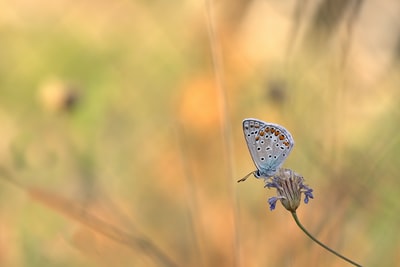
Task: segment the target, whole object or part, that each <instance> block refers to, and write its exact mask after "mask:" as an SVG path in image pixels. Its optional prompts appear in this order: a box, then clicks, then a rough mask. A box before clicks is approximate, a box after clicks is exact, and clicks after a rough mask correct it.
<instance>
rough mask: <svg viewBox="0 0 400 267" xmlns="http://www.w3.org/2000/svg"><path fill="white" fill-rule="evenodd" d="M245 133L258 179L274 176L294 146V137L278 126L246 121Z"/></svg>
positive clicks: (250, 120) (257, 121) (252, 120)
mask: <svg viewBox="0 0 400 267" xmlns="http://www.w3.org/2000/svg"><path fill="white" fill-rule="evenodd" d="M243 133H244V137H245V139H246V142H247V147H248V149H249V151H250V155H251V158H252V159H253V162H254V164H255V165H256V167H257V172H256V173H255V174H256V177H257V176H258V177H263V178H266V177H270V176H272V175H274V174H275V173H276V171H277V170H278V169H279V167H280V166H281V165H282V164H283V162H284V161H285V159H286V158H287V157H288V156H289V154H290V152H291V151H292V148H293V146H294V140H293V137H292V135H291V134H290V133H289V131H288V130H286V129H285V128H284V127H282V126H280V125H278V124H274V123H267V122H263V121H260V120H257V119H251V118H250V119H245V120H244V121H243ZM258 177H257V178H258Z"/></svg>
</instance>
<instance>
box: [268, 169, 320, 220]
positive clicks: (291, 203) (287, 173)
mask: <svg viewBox="0 0 400 267" xmlns="http://www.w3.org/2000/svg"><path fill="white" fill-rule="evenodd" d="M303 182H304V178H303V176H301V175H299V174H297V173H295V172H294V171H292V170H291V169H283V168H281V169H279V170H278V172H277V173H276V174H275V175H274V176H272V177H269V178H267V179H265V186H264V187H268V188H276V191H277V193H278V195H277V196H276V197H271V198H269V199H268V203H269V208H270V210H273V209H275V206H276V202H277V201H278V200H280V201H281V203H282V205H283V206H284V207H285V208H286V209H287V210H289V211H291V212H294V211H296V209H297V208H298V207H299V205H300V201H301V193H303V194H304V196H305V197H304V203H306V204H307V203H308V201H309V199H310V198H314V196H313V194H312V192H313V190H312V189H311V188H309V187H308V186H307V185H305V184H304V183H303Z"/></svg>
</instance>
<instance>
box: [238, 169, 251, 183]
mask: <svg viewBox="0 0 400 267" xmlns="http://www.w3.org/2000/svg"><path fill="white" fill-rule="evenodd" d="M254 172H255V171H252V172H250V173H249V174H247V175H246V176H245V177H243V178H242V179H240V180H238V181H237V182H238V183H240V182H244V181H246V179H247V178H248V177H249V176H250V175H252V174H253V175H254Z"/></svg>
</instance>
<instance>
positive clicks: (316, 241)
mask: <svg viewBox="0 0 400 267" xmlns="http://www.w3.org/2000/svg"><path fill="white" fill-rule="evenodd" d="M292 216H293V218H294V220H295V221H296V224H297V225H298V226H299V227H300V229H301V230H302V231H303V232H304V233H305V234H306V235H307V236H308V237H309V238H311V239H312V240H313V241H314V242H315V243H317V244H318V245H320V246H321V247H323V248H324V249H326V250H328V251H329V252H331V253H333V254H335V255H336V256H338V257H339V258H342V259H343V260H345V261H347V262H348V263H350V264H353V265H354V266H358V267H362V266H361V265H360V264H358V263H356V262H354V261H352V260H350V259H349V258H346V257H345V256H343V255H341V254H339V253H337V252H336V251H334V250H333V249H331V248H329V247H328V246H326V245H325V244H323V243H321V242H320V241H318V240H317V239H316V238H315V237H314V236H313V235H311V234H310V233H309V232H308V231H307V230H306V228H304V226H303V225H302V224H301V223H300V221H299V218H298V217H297V213H296V212H295V211H293V212H292Z"/></svg>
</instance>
